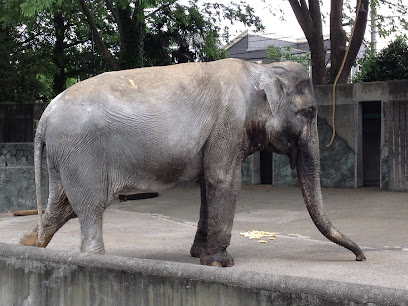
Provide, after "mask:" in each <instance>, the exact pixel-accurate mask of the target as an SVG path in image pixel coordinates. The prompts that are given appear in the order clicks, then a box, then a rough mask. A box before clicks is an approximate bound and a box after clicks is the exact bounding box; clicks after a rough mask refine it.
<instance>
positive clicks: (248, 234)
mask: <svg viewBox="0 0 408 306" xmlns="http://www.w3.org/2000/svg"><path fill="white" fill-rule="evenodd" d="M239 234H240V235H241V236H243V237H245V238H249V239H250V240H252V239H257V240H259V239H261V238H264V237H267V238H269V240H274V239H275V237H276V235H275V233H270V232H264V231H255V230H254V231H250V232H244V233H239ZM258 243H267V241H266V240H259V241H258Z"/></svg>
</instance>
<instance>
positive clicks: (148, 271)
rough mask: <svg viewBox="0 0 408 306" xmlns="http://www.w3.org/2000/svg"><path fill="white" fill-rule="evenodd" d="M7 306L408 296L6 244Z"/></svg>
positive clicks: (0, 254) (403, 301)
mask: <svg viewBox="0 0 408 306" xmlns="http://www.w3.org/2000/svg"><path fill="white" fill-rule="evenodd" d="M0 284H1V288H0V304H1V305H328V304H330V305H367V304H369V305H408V290H398V289H392V288H384V287H377V286H369V285H359V284H353V283H345V282H338V281H322V280H317V279H312V278H304V277H291V276H281V275H271V274H262V273H255V272H240V271H238V270H237V269H235V268H234V267H233V268H225V269H222V268H212V267H204V266H199V265H193V264H186V263H176V262H165V261H157V260H147V259H136V258H128V257H118V256H109V255H82V254H79V253H77V252H75V253H67V252H56V251H51V250H47V249H38V248H32V247H23V246H18V245H11V244H3V243H0Z"/></svg>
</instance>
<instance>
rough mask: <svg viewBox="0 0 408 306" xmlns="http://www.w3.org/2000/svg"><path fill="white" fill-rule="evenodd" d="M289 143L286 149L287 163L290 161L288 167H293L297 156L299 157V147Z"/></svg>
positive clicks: (296, 161)
mask: <svg viewBox="0 0 408 306" xmlns="http://www.w3.org/2000/svg"><path fill="white" fill-rule="evenodd" d="M288 145H289V150H288V153H287V155H288V157H289V163H290V167H291V168H292V169H295V167H296V165H297V163H298V157H299V149H298V148H297V147H296V146H294V145H290V144H289V143H288Z"/></svg>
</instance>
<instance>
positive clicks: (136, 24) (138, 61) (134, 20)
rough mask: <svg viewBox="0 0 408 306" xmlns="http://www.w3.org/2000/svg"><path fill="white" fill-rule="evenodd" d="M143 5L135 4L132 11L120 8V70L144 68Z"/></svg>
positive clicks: (118, 14) (128, 8) (118, 13)
mask: <svg viewBox="0 0 408 306" xmlns="http://www.w3.org/2000/svg"><path fill="white" fill-rule="evenodd" d="M143 9H144V7H143V5H142V4H140V3H135V8H134V11H133V14H132V9H131V8H130V7H129V6H128V7H126V8H118V10H117V16H118V25H119V26H120V29H121V30H120V35H121V37H120V64H119V65H120V68H121V69H130V68H139V67H143V66H144V38H145V28H146V25H145V22H144V15H143V14H144V12H143Z"/></svg>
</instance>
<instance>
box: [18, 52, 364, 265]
mask: <svg viewBox="0 0 408 306" xmlns="http://www.w3.org/2000/svg"><path fill="white" fill-rule="evenodd" d="M316 113H317V107H316V101H315V98H314V93H313V87H312V84H311V81H310V78H309V77H308V74H307V73H306V71H305V69H304V68H303V67H302V66H301V65H299V64H296V63H292V62H285V63H274V64H269V65H258V64H253V63H248V62H244V61H241V60H237V59H226V60H220V61H216V62H211V63H188V64H179V65H173V66H167V67H151V68H140V69H133V70H125V71H115V72H108V73H104V74H101V75H99V76H96V77H93V78H90V79H88V80H85V81H83V82H80V83H77V84H75V85H73V86H72V87H70V88H69V89H67V90H66V91H64V92H63V93H61V94H60V95H58V96H57V97H56V98H55V99H54V100H53V101H52V102H51V103H50V105H49V106H48V107H47V109H46V110H45V112H44V114H43V115H42V117H41V120H40V122H39V125H38V129H37V133H36V136H35V145H34V147H35V153H34V156H35V157H34V160H35V173H36V187H37V203H41V188H39V187H40V185H41V175H40V174H41V167H40V166H41V159H42V155H43V148H44V146H46V147H47V150H46V152H47V153H46V154H47V161H48V172H49V186H50V187H49V199H48V205H47V209H46V211H45V213H44V215H42V216H41V215H40V216H39V220H40V222H39V224H38V225H37V226H36V227H34V228H33V230H32V231H31V232H30V233H28V234H27V235H26V236H24V237H23V238H22V239H21V243H22V244H24V245H33V246H41V247H46V245H47V244H48V242H49V241H50V240H51V238H52V236H53V235H54V234H55V232H56V231H57V230H58V229H59V228H60V227H61V226H62V225H63V224H64V223H65V222H67V221H68V220H69V219H70V218H74V217H76V216H77V217H78V218H79V222H80V226H81V233H82V244H81V251H82V252H85V253H103V252H104V244H103V238H102V215H103V212H104V210H105V209H106V207H108V205H109V204H110V203H111V201H112V199H114V198H115V197H117V196H118V195H119V194H127V193H135V192H150V191H160V190H164V189H167V188H171V187H173V186H176V185H177V184H180V183H183V182H185V181H187V180H192V179H197V180H198V182H199V183H200V187H201V209H200V221H199V223H198V229H197V233H196V237H195V240H194V244H193V246H192V248H191V251H190V252H191V255H192V256H195V257H200V261H201V263H202V264H205V265H212V266H222V267H225V266H232V265H233V264H234V259H233V258H232V256H231V255H230V254H228V252H227V251H226V249H227V247H228V245H229V244H230V239H231V229H232V224H233V216H234V211H235V202H236V199H237V194H238V192H239V190H240V186H241V162H242V161H243V160H244V159H245V158H246V157H247V156H248V155H250V154H252V153H253V152H255V151H256V150H265V149H269V150H272V151H273V152H276V153H280V154H286V155H288V156H289V159H290V162H291V165H292V167H297V170H298V176H299V182H300V185H301V189H302V192H303V196H304V199H305V203H306V206H307V208H308V210H309V213H310V214H311V216H312V219H313V221H314V222H315V224H316V226H317V227H318V229H319V230H320V231H321V232H322V233H323V234H324V235H325V236H326V237H327V238H328V239H330V240H332V241H334V242H335V243H337V244H340V245H342V246H344V247H346V248H348V249H350V250H351V251H353V252H354V253H355V254H356V256H357V259H358V260H361V259H364V255H363V253H362V252H361V250H360V249H359V247H358V246H357V245H356V244H355V243H353V242H352V241H351V240H349V239H348V238H346V237H345V236H344V235H342V234H341V233H340V232H338V231H337V230H336V229H335V228H334V227H333V225H332V224H331V223H330V221H329V220H328V219H327V217H326V215H325V213H324V208H323V203H322V199H321V192H320V175H319V171H320V169H319V146H318V135H317V130H316V120H317V119H316V118H317V114H316ZM39 207H40V205H39Z"/></svg>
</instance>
